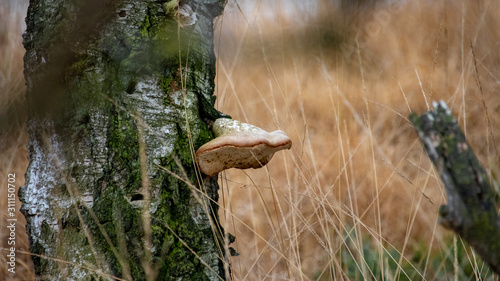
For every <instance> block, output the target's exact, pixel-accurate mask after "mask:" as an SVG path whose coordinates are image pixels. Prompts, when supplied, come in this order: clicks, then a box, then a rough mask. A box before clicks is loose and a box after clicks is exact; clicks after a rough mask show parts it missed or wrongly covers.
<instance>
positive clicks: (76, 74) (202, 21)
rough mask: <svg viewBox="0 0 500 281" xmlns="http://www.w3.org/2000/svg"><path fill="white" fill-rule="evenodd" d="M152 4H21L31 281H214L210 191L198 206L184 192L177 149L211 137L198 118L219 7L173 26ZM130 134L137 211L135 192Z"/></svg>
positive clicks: (201, 8) (186, 153)
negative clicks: (147, 218) (118, 280)
mask: <svg viewBox="0 0 500 281" xmlns="http://www.w3.org/2000/svg"><path fill="white" fill-rule="evenodd" d="M164 2H165V1H153V0H149V1H131V0H128V1H126V0H123V1H119V0H107V1H98V0H89V1H72V2H68V1H64V0H39V1H31V2H30V7H29V11H28V16H27V19H26V21H27V27H28V29H27V32H26V34H25V40H24V44H25V48H26V51H27V52H26V56H25V75H26V80H27V85H28V91H27V100H28V104H29V111H30V114H29V123H28V124H29V126H28V131H29V133H30V141H29V145H28V154H29V155H28V157H29V160H30V164H29V167H28V170H27V172H26V184H25V186H24V187H22V188H21V189H20V198H21V200H22V202H23V206H22V212H23V213H24V215H25V216H26V218H27V230H28V234H29V236H30V250H31V251H32V252H33V253H35V254H38V255H44V256H47V257H49V258H44V257H35V258H34V262H35V270H36V274H37V277H38V278H39V279H65V280H89V279H92V278H97V279H98V278H99V277H105V276H106V275H103V274H109V275H113V276H119V277H122V278H133V279H134V280H143V279H146V278H147V279H151V277H154V278H156V279H158V280H185V279H188V280H216V279H218V278H219V276H221V277H222V278H223V276H224V273H223V266H222V262H221V260H224V258H223V253H222V252H219V251H218V247H217V243H219V241H218V239H219V238H218V237H217V235H214V233H216V231H215V229H217V228H218V227H217V225H215V224H216V221H217V205H216V204H214V203H213V202H217V200H218V193H217V189H218V186H217V182H216V179H209V180H207V181H205V185H204V186H203V189H205V190H206V194H199V191H197V190H196V189H195V190H193V188H192V184H194V185H196V184H197V183H198V181H197V177H196V171H195V168H194V162H193V159H192V155H191V146H193V148H194V149H197V148H198V147H199V146H201V145H202V144H203V143H205V142H207V141H208V140H209V139H210V138H212V137H213V135H212V133H211V132H210V131H209V130H208V129H207V125H206V123H205V122H204V119H206V118H208V119H210V118H213V117H212V115H213V114H214V112H216V113H217V111H215V109H213V103H214V98H213V96H212V94H213V91H214V78H215V56H214V53H213V19H214V18H215V17H216V16H218V15H219V14H221V13H222V8H223V4H224V3H223V2H224V1H219V0H213V1H195V0H193V1H183V2H182V3H181V5H189V9H191V12H192V13H195V15H194V16H193V14H191V15H188V16H191V18H190V19H189V20H190V21H189V22H183V23H182V24H181V25H180V26H179V22H178V20H179V17H177V15H176V13H171V12H170V13H166V11H165V8H164V5H163V3H164ZM189 9H187V8H186V10H187V11H189ZM193 19H195V21H194V23H192V20H193ZM186 23H188V24H186ZM189 23H192V24H189ZM207 101H208V105H207ZM200 105H203V108H201V107H200ZM207 107H211V108H210V109H207ZM207 112H210V113H211V114H207ZM139 127H140V128H142V129H143V130H144V139H143V141H144V143H145V144H146V149H145V151H146V155H147V167H145V168H146V171H147V175H148V177H149V180H150V183H151V184H150V187H149V191H150V193H149V194H150V201H148V200H144V196H143V193H142V192H143V190H144V187H143V181H142V180H143V178H142V174H141V171H142V170H141V164H140V155H139V141H140V139H139V133H138V129H139ZM176 160H179V161H176ZM163 168H165V169H166V170H168V171H170V172H173V173H175V174H178V175H179V177H174V176H173V175H172V174H170V173H169V172H166V171H165V170H164V169H163ZM185 181H188V182H190V183H191V184H187V183H186V182H185ZM197 188H198V190H201V189H202V188H201V187H200V186H199V185H198V186H197ZM207 196H209V197H210V198H211V199H212V200H213V201H210V200H208V199H207V198H206V197H207ZM200 198H201V200H200ZM143 204H150V205H149V208H148V210H149V212H150V213H151V223H150V225H151V244H152V245H153V247H152V248H151V255H152V261H151V266H152V268H153V269H154V272H155V273H154V274H153V275H150V276H146V275H147V274H146V273H145V269H144V266H143V265H142V264H141V261H142V260H143V257H144V256H145V253H144V251H146V250H145V248H144V241H143V240H144V239H145V238H144V237H145V234H144V225H145V224H144V221H143V220H142V213H141V212H142V211H141V210H142V206H143ZM207 210H213V212H207ZM172 232H173V233H172ZM186 245H187V246H186ZM188 247H189V249H188ZM192 251H193V252H194V253H196V254H193V252H192ZM200 257H201V259H202V261H200ZM50 258H55V259H60V260H63V261H68V262H70V264H68V263H63V262H58V261H56V260H55V259H50ZM207 265H208V266H209V267H210V268H208V267H207ZM101 272H102V273H101Z"/></svg>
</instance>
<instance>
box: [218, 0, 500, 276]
mask: <svg viewBox="0 0 500 281" xmlns="http://www.w3.org/2000/svg"><path fill="white" fill-rule="evenodd" d="M499 5H500V3H499V2H498V1H468V0H461V1H446V0H443V1H439V0H438V1H426V0H420V1H417V0H413V1H411V0H408V1H382V0H381V1H334V0H316V1H295V0H287V1H286V0H281V1H280V0H276V1H237V2H235V1H231V0H230V1H228V3H227V5H226V9H225V12H224V15H223V17H222V18H220V19H219V21H218V22H217V28H218V29H217V33H216V39H215V44H216V47H215V48H216V53H217V57H218V62H217V81H216V82H217V90H216V94H217V97H218V99H217V108H218V109H219V110H221V111H223V112H225V113H227V114H230V115H231V116H232V117H233V118H235V119H238V120H241V121H244V122H249V123H252V124H255V125H258V126H261V127H262V128H264V129H266V130H269V131H270V130H276V129H281V130H284V131H285V132H287V133H288V134H289V136H290V137H291V138H292V140H293V147H292V149H291V150H290V151H285V152H279V153H277V154H276V155H275V156H274V159H273V160H272V161H271V162H270V163H269V164H268V166H266V168H263V169H260V170H245V171H240V170H229V171H226V172H223V173H222V176H221V179H220V182H221V186H222V187H223V188H222V190H223V192H224V196H222V197H221V198H222V199H221V204H223V205H224V206H225V210H222V211H221V217H222V218H224V220H225V222H224V224H225V225H226V227H227V228H226V229H227V230H228V231H229V232H231V233H232V234H234V235H235V236H236V237H237V238H236V242H235V249H236V250H237V251H238V252H239V253H240V255H239V256H238V257H234V258H233V259H232V266H233V273H234V275H235V276H236V279H237V280H309V279H310V280H370V279H371V280H488V278H490V280H491V278H493V277H491V276H489V275H488V274H487V267H484V266H483V265H482V264H481V263H480V261H479V258H478V257H477V256H475V255H473V253H472V252H471V251H470V248H469V247H468V246H467V245H466V243H465V242H463V241H461V240H460V239H459V238H458V239H457V238H454V236H453V235H452V234H451V233H449V232H447V231H446V230H444V229H443V228H442V227H440V226H439V225H438V208H439V206H440V205H442V204H443V203H445V201H446V194H445V193H444V189H443V185H442V183H441V180H440V179H439V175H438V174H436V172H435V170H434V168H433V167H432V165H431V163H430V161H429V159H428V157H427V155H426V154H425V152H424V151H423V149H422V146H421V145H420V143H419V141H418V139H417V135H416V133H415V132H414V129H413V128H412V126H411V125H410V122H409V121H408V115H409V113H410V112H411V111H415V112H418V113H420V114H422V113H424V112H426V111H427V110H428V109H429V107H432V101H439V100H444V101H445V102H446V103H447V104H448V105H449V107H450V108H451V110H452V112H453V114H454V116H455V117H456V118H457V120H458V122H459V124H460V126H461V127H462V129H463V130H464V132H465V134H466V136H467V139H468V141H469V143H470V145H471V146H472V147H473V149H474V151H475V152H476V154H477V156H478V157H479V159H480V161H481V163H482V165H483V166H484V167H485V169H486V170H487V171H488V173H489V175H490V180H491V182H492V184H493V185H494V186H495V188H496V190H497V191H498V177H499V173H500V168H499V164H500V163H499V159H500V157H499V153H500V151H499V149H500V147H499V146H500V142H499V141H500V139H499V137H500V132H499V131H498V128H499V126H500V115H499V112H500V94H499V93H498V90H499V89H498V87H499V77H500V69H499V66H500V63H499V62H500V60H499V59H500V53H499V51H498V50H499V46H498V45H499V43H500V34H499V29H498V27H499V26H500V20H499V17H498V15H499V14H500V6H499Z"/></svg>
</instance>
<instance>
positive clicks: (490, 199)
mask: <svg viewBox="0 0 500 281" xmlns="http://www.w3.org/2000/svg"><path fill="white" fill-rule="evenodd" d="M434 107H435V109H434V110H432V111H429V112H427V113H426V114H423V115H422V116H418V115H417V114H415V113H412V114H411V115H410V120H411V122H412V123H413V125H414V127H415V130H417V133H418V136H419V137H420V140H421V141H422V143H423V145H424V148H425V151H426V152H427V155H429V158H430V159H431V161H432V162H433V163H434V166H435V167H436V169H437V171H438V172H439V174H440V175H441V179H442V180H443V183H444V187H445V189H446V196H447V201H448V204H447V205H443V206H441V207H440V208H439V215H440V223H441V225H443V226H444V227H446V228H448V229H451V230H453V231H454V232H455V233H457V234H458V235H460V236H461V237H462V238H463V239H464V240H466V241H467V242H468V243H469V244H470V245H471V246H472V247H474V249H475V250H476V252H477V253H478V254H479V255H480V256H481V257H482V259H483V260H484V261H485V262H487V263H488V264H489V265H490V266H491V268H492V269H493V271H495V272H496V273H497V274H500V219H499V218H498V214H497V209H496V207H495V194H494V193H493V190H492V189H491V187H490V182H489V179H488V175H487V174H486V172H485V171H484V169H483V168H482V167H481V165H480V164H479V161H478V160H477V158H476V156H475V155H474V152H473V151H472V148H471V147H470V146H469V144H468V143H467V141H466V139H465V136H464V134H463V133H462V130H461V129H460V127H459V126H458V123H457V121H456V120H455V118H453V116H452V115H451V111H450V110H449V109H448V107H447V106H446V104H445V103H444V102H441V103H439V104H438V103H435V104H434Z"/></svg>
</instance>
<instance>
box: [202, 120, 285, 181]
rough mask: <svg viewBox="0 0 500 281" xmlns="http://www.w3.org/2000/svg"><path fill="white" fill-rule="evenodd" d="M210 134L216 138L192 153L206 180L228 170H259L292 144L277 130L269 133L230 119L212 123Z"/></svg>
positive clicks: (283, 133)
mask: <svg viewBox="0 0 500 281" xmlns="http://www.w3.org/2000/svg"><path fill="white" fill-rule="evenodd" d="M212 130H213V132H214V134H215V137H216V138H215V139H213V140H211V141H209V142H207V143H206V144H204V145H202V146H201V147H200V148H199V149H198V151H196V161H197V162H198V166H199V167H200V170H201V171H202V172H203V173H204V174H206V175H208V176H214V175H216V174H217V173H219V172H221V171H223V170H226V169H230V168H238V169H248V168H254V169H256V168H261V167H263V166H265V165H266V164H267V163H268V162H269V161H270V160H271V158H272V157H273V155H274V153H275V152H277V151H280V150H282V149H290V147H292V141H291V140H290V138H289V137H288V136H287V135H286V133H285V132H283V131H281V130H277V131H274V132H270V133H269V132H266V131H264V130H263V129H261V128H259V127H256V126H254V125H250V124H247V123H243V122H240V121H237V120H233V119H228V118H219V119H217V120H215V122H214V124H213V128H212Z"/></svg>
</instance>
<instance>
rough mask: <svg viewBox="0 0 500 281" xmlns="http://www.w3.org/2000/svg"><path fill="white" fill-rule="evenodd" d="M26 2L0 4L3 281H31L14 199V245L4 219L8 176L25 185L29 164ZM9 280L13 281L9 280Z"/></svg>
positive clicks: (23, 232) (25, 242)
mask: <svg viewBox="0 0 500 281" xmlns="http://www.w3.org/2000/svg"><path fill="white" fill-rule="evenodd" d="M27 4H28V3H27V1H1V2H0V151H2V158H1V160H0V183H1V184H0V194H1V195H0V198H2V200H1V201H0V229H2V231H0V247H2V254H1V255H0V265H1V266H0V276H2V278H5V279H6V280H31V279H34V275H33V269H32V266H33V264H32V262H31V257H30V256H29V255H26V254H23V253H21V252H28V251H29V246H28V237H27V235H26V230H25V227H24V226H25V224H26V220H25V219H24V216H23V215H22V214H21V213H20V212H19V208H20V206H21V204H20V202H19V200H18V199H17V198H16V210H17V212H16V213H15V217H16V218H17V222H16V230H15V233H16V235H15V238H16V240H15V243H16V244H15V245H8V241H9V240H8V237H9V234H10V232H9V231H7V224H8V223H10V222H8V221H7V219H9V218H12V217H10V216H9V213H8V212H7V195H8V190H7V188H8V183H9V182H8V179H9V178H11V179H12V178H13V177H12V176H10V177H9V176H8V175H9V174H11V175H12V174H15V182H14V184H15V186H16V188H19V186H21V185H23V184H24V173H25V171H26V167H27V164H28V159H27V158H26V144H27V142H28V136H27V133H26V130H25V128H24V125H25V124H24V122H25V115H24V112H23V108H22V104H23V101H24V93H25V85H24V76H23V56H24V48H23V47H22V37H21V34H22V32H23V30H24V28H25V26H24V21H23V20H24V16H25V15H26V10H25V9H26V8H27ZM16 195H17V193H16ZM12 246H15V248H16V251H18V252H17V253H16V262H17V264H16V273H15V274H12V273H10V272H8V271H7V264H6V261H7V260H6V259H7V254H8V253H9V252H10V251H9V252H8V251H6V250H5V249H6V248H10V247H12ZM9 278H12V279H9Z"/></svg>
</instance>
